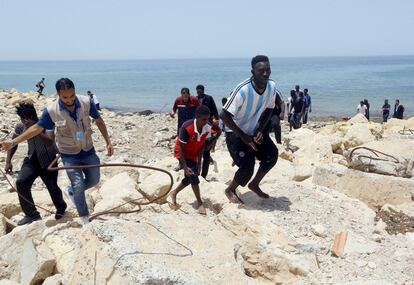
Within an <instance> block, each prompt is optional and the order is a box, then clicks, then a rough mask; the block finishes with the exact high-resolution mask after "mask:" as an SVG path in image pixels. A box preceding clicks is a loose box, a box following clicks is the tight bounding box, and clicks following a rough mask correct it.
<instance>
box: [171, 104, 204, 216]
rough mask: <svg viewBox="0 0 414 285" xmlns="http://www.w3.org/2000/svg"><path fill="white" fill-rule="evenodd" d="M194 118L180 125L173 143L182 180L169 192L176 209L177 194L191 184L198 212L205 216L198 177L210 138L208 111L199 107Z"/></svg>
mask: <svg viewBox="0 0 414 285" xmlns="http://www.w3.org/2000/svg"><path fill="white" fill-rule="evenodd" d="M195 116H196V118H195V119H193V120H188V121H186V122H185V123H184V124H183V125H182V127H181V129H180V135H179V137H178V138H177V140H176V142H175V147H174V156H175V157H176V158H178V159H179V160H180V162H181V165H182V167H183V170H184V178H183V180H181V183H180V185H178V186H177V188H175V190H174V191H172V192H171V194H170V196H171V200H172V204H173V207H174V208H177V201H176V198H177V194H178V193H179V192H180V191H181V190H183V189H184V188H185V187H187V186H188V184H191V187H192V188H193V192H194V195H195V196H196V199H197V203H198V212H199V213H200V214H202V215H205V214H206V209H205V208H204V206H203V201H202V200H201V196H200V187H199V186H198V184H199V183H200V180H199V179H198V175H199V172H200V162H201V155H202V153H203V149H204V143H205V141H206V139H207V138H209V137H210V136H211V126H210V125H209V124H208V120H209V118H210V110H209V109H208V107H206V106H201V107H199V108H197V110H196V112H195Z"/></svg>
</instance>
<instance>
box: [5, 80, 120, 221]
mask: <svg viewBox="0 0 414 285" xmlns="http://www.w3.org/2000/svg"><path fill="white" fill-rule="evenodd" d="M56 91H57V93H58V95H59V99H58V100H56V101H55V102H54V103H52V104H51V105H50V106H48V107H47V108H46V109H45V110H44V111H43V114H42V116H41V117H40V119H39V121H38V122H37V123H36V124H34V125H33V126H32V127H30V128H29V129H27V130H26V131H25V132H24V133H23V134H21V135H20V136H18V137H16V138H14V139H12V140H6V141H3V142H2V143H1V146H2V148H3V149H4V150H9V149H11V148H13V147H14V146H15V145H17V144H19V143H21V142H23V141H25V140H28V139H30V138H32V137H34V136H36V135H38V134H40V133H41V132H43V130H44V129H53V128H54V129H55V135H56V145H57V147H58V149H59V152H60V153H61V156H62V161H63V164H64V166H75V165H93V164H99V163H100V161H99V157H98V156H97V155H96V152H95V148H94V146H93V142H92V136H91V135H92V130H91V119H90V117H92V118H93V119H95V122H96V125H97V126H98V129H99V131H100V132H101V134H102V136H103V137H104V139H105V142H106V148H107V155H109V156H111V155H112V154H113V147H112V144H111V140H110V138H109V135H108V131H107V129H106V125H105V122H104V121H103V119H102V117H101V115H100V113H99V112H98V110H97V109H96V106H95V104H93V103H91V100H90V98H88V97H87V96H79V95H76V93H75V85H74V84H73V82H72V81H71V80H70V79H69V78H61V79H59V80H58V81H57V82H56ZM66 173H67V174H68V176H69V180H70V182H71V186H69V187H68V189H66V194H67V195H68V196H69V198H70V199H71V200H72V202H73V203H74V204H75V206H76V209H77V210H78V213H79V216H80V217H81V220H82V223H83V224H87V223H88V222H89V211H88V206H87V204H86V199H85V190H86V189H89V188H91V187H93V186H95V185H96V184H97V183H98V182H99V179H100V170H99V168H89V169H82V170H80V169H78V170H67V171H66Z"/></svg>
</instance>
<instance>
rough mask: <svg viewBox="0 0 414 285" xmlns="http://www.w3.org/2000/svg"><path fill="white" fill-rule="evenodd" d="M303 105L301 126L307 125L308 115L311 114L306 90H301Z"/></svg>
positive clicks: (310, 104) (309, 100)
mask: <svg viewBox="0 0 414 285" xmlns="http://www.w3.org/2000/svg"><path fill="white" fill-rule="evenodd" d="M303 104H304V105H305V106H304V107H305V110H304V114H303V124H305V125H306V124H307V123H308V114H309V113H311V112H312V100H311V96H310V95H309V93H308V89H307V88H305V89H303Z"/></svg>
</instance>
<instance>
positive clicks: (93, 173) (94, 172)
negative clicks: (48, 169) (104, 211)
mask: <svg viewBox="0 0 414 285" xmlns="http://www.w3.org/2000/svg"><path fill="white" fill-rule="evenodd" d="M62 161H63V165H64V166H76V165H92V164H99V163H100V160H99V157H98V156H97V155H96V153H93V154H90V155H88V156H85V157H77V156H73V157H62ZM66 173H67V174H68V177H69V180H70V183H71V186H69V189H68V190H69V194H72V195H73V197H74V200H75V206H76V209H77V210H78V213H79V216H81V217H85V216H89V211H88V205H87V204H86V199H85V190H87V189H89V188H91V187H93V186H95V185H96V184H98V182H99V179H100V178H101V174H100V169H99V167H96V168H85V169H68V170H66Z"/></svg>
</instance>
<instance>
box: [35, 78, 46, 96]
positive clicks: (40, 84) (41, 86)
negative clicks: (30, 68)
mask: <svg viewBox="0 0 414 285" xmlns="http://www.w3.org/2000/svg"><path fill="white" fill-rule="evenodd" d="M45 86H46V85H45V78H44V77H42V79H41V80H39V81H38V82H37V83H36V87H37V88H38V89H37V93H39V95H43V93H42V92H43V89H44V88H45Z"/></svg>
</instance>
